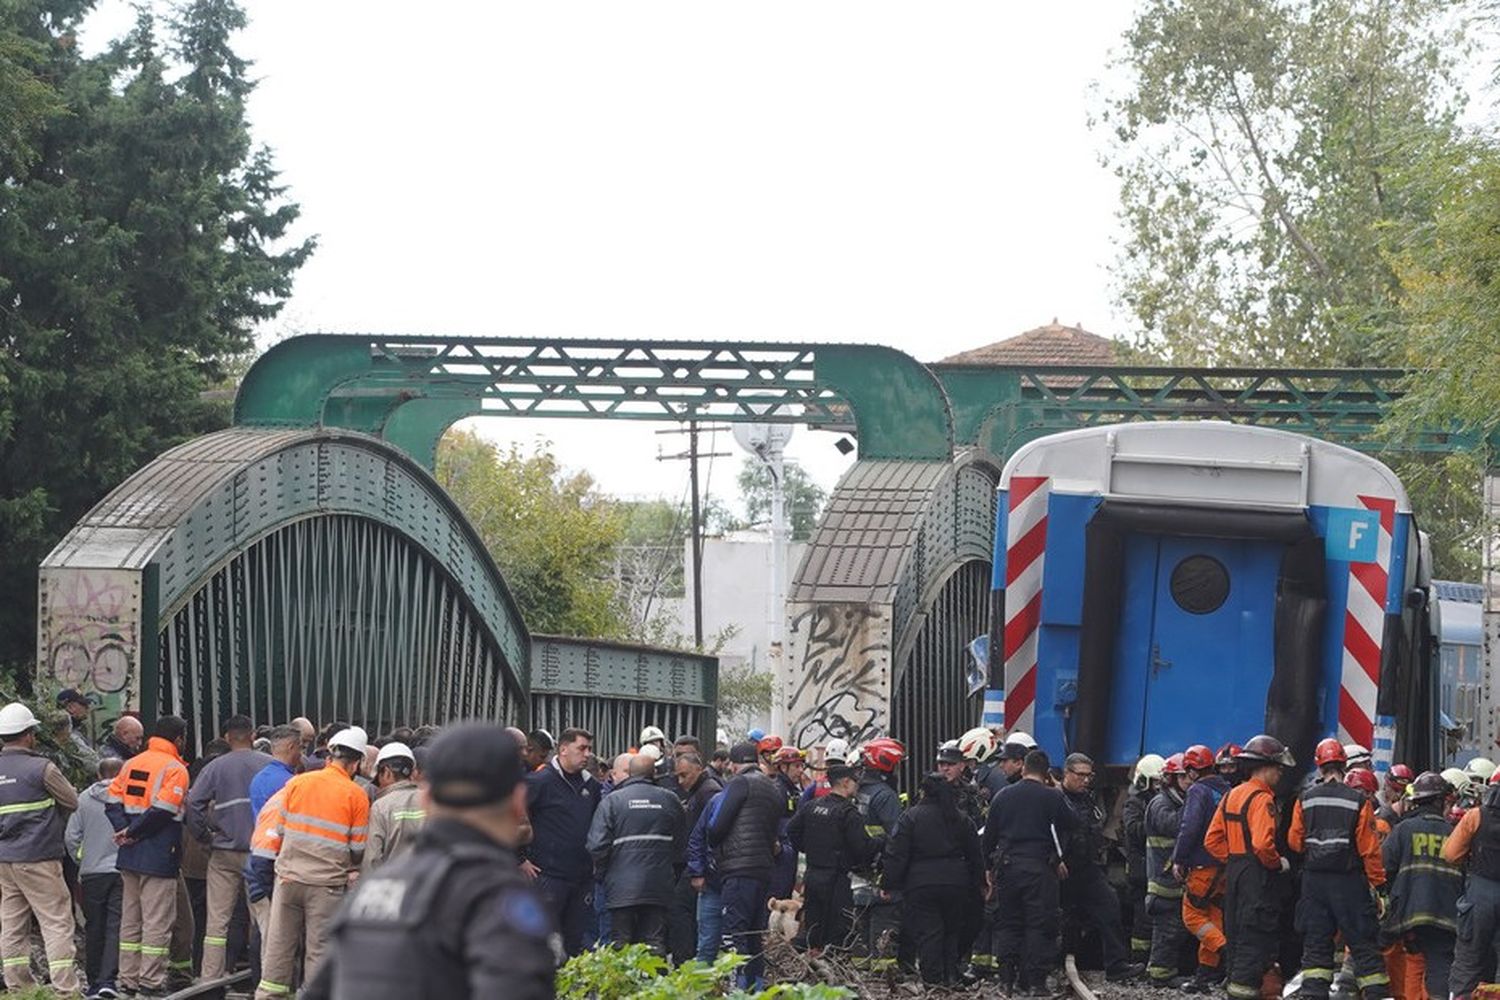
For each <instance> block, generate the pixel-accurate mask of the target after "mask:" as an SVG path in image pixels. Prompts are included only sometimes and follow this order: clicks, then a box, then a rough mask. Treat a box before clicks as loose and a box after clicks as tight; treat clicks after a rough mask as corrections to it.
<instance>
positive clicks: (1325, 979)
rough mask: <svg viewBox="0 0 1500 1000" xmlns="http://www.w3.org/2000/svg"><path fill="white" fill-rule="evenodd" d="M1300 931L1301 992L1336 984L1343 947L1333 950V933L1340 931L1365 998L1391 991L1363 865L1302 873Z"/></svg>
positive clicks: (1322, 991) (1319, 991)
mask: <svg viewBox="0 0 1500 1000" xmlns="http://www.w3.org/2000/svg"><path fill="white" fill-rule="evenodd" d="M1297 930H1299V931H1301V933H1302V995H1303V996H1304V997H1326V996H1327V995H1328V991H1329V988H1330V987H1331V986H1332V985H1333V974H1334V973H1335V972H1337V971H1338V968H1339V965H1340V964H1341V963H1340V958H1341V957H1342V955H1343V952H1342V951H1340V952H1338V953H1337V954H1336V953H1335V951H1334V938H1335V937H1337V936H1338V935H1340V934H1342V935H1343V938H1344V944H1346V945H1348V947H1349V954H1350V956H1351V957H1352V958H1353V959H1354V975H1355V976H1356V977H1357V978H1358V980H1359V988H1360V990H1361V991H1362V992H1363V993H1364V994H1365V996H1367V997H1374V998H1379V997H1382V996H1384V995H1385V994H1386V993H1387V992H1388V991H1387V990H1386V986H1387V985H1389V983H1390V978H1389V977H1388V976H1386V974H1385V958H1384V957H1383V956H1382V955H1381V954H1380V948H1379V946H1378V945H1377V943H1376V938H1377V937H1378V935H1379V934H1380V918H1379V916H1377V915H1376V912H1375V901H1374V900H1373V899H1371V898H1370V884H1369V882H1367V881H1365V873H1364V871H1363V870H1360V871H1354V872H1314V871H1304V872H1303V873H1302V897H1301V898H1300V899H1299V900H1298V901H1297Z"/></svg>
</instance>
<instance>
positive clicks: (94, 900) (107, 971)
mask: <svg viewBox="0 0 1500 1000" xmlns="http://www.w3.org/2000/svg"><path fill="white" fill-rule="evenodd" d="M124 763H125V762H124V761H122V760H120V758H118V757H105V758H104V759H103V760H101V761H100V762H99V766H98V769H97V772H96V773H97V774H98V776H99V780H98V781H96V782H94V783H93V784H92V785H90V786H89V787H88V788H86V789H84V792H83V794H82V795H80V796H78V811H77V812H75V813H74V814H73V815H72V816H69V817H68V829H67V832H66V833H65V834H64V835H63V840H64V843H65V844H66V845H67V848H68V856H69V857H71V858H74V859H76V860H77V861H78V874H79V881H80V882H81V883H82V887H83V918H84V950H83V954H84V963H83V965H84V972H85V973H86V974H87V976H88V982H89V992H88V995H89V997H91V998H96V997H97V998H99V1000H109V998H111V997H117V996H119V995H120V994H119V993H118V992H117V991H116V989H115V975H116V973H117V971H118V969H119V965H120V902H121V899H122V896H123V893H124V887H123V885H122V883H121V881H120V873H119V872H117V871H115V852H116V851H117V850H118V848H117V847H116V846H115V828H114V827H113V826H112V825H111V824H110V822H109V817H108V816H106V815H105V814H104V803H105V801H106V800H107V798H108V792H109V783H110V782H111V781H113V780H114V777H115V775H117V774H119V773H120V768H121V767H123V766H124Z"/></svg>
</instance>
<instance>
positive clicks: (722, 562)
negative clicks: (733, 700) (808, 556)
mask: <svg viewBox="0 0 1500 1000" xmlns="http://www.w3.org/2000/svg"><path fill="white" fill-rule="evenodd" d="M806 551H807V544H806V543H804V542H792V543H790V544H789V545H788V546H787V558H786V579H785V580H784V581H782V583H783V588H782V593H786V592H787V591H788V590H790V589H791V580H792V576H793V575H794V574H795V573H796V572H797V567H798V566H799V565H800V564H801V562H802V555H803V553H804V552H806ZM683 579H684V581H685V584H686V586H685V592H686V595H687V596H685V597H683V598H681V599H680V600H677V601H675V602H673V603H674V604H675V611H676V613H677V616H678V620H679V621H680V622H681V625H680V626H679V627H680V630H681V632H682V634H683V635H684V636H687V637H688V638H689V639H691V638H692V635H693V597H692V594H693V557H692V542H691V541H688V542H687V543H686V544H685V545H684V546H683ZM773 613H774V615H776V616H780V617H783V618H784V616H785V614H786V611H785V608H784V607H782V608H774V609H773V608H772V607H771V535H770V533H769V532H764V531H738V532H734V533H733V534H729V535H725V536H724V537H722V538H708V539H705V540H704V543H703V642H704V645H705V646H707V647H708V648H709V649H710V650H712V648H713V643H714V638H715V636H717V635H719V634H720V633H721V632H722V631H724V630H725V629H726V628H730V627H732V628H733V629H734V630H735V632H734V635H732V636H731V637H730V638H729V639H728V640H727V641H726V642H725V643H724V646H723V648H722V649H720V650H719V664H720V669H721V670H727V669H728V668H730V667H732V666H738V665H740V664H745V663H748V664H750V665H751V666H752V667H754V668H755V669H756V670H758V671H762V672H767V673H768V672H770V670H771V636H772V621H773V617H772V616H773ZM721 724H722V723H721ZM755 724H756V725H758V726H760V727H761V728H763V729H768V730H769V728H770V724H771V720H770V716H769V715H767V716H766V717H764V718H762V719H759V720H757V721H756V723H755ZM737 735H738V734H737V733H731V734H730V736H731V738H733V737H735V736H737Z"/></svg>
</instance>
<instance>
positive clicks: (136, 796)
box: [104, 736, 188, 878]
mask: <svg viewBox="0 0 1500 1000" xmlns="http://www.w3.org/2000/svg"><path fill="white" fill-rule="evenodd" d="M187 793H188V770H187V765H185V764H184V763H183V762H182V757H181V756H180V755H179V754H178V753H177V745H176V744H174V743H173V742H172V741H171V740H165V739H162V738H161V737H160V736H153V737H151V739H150V741H148V742H147V744H146V749H145V751H144V752H142V753H139V754H136V755H135V756H134V757H132V758H130V759H129V760H127V761H126V762H125V766H124V767H122V768H121V769H120V773H119V774H117V775H115V778H114V780H113V781H111V782H110V784H109V793H108V801H107V803H106V804H105V807H104V808H105V812H106V814H107V815H108V816H109V822H110V825H112V826H113V827H114V828H115V830H116V831H120V830H123V831H125V834H126V836H127V837H129V838H130V839H129V840H128V841H126V843H124V844H121V845H120V853H119V855H118V856H117V858H116V859H115V864H116V866H117V867H118V868H119V869H120V871H128V872H135V873H137V874H140V875H153V876H157V877H159V878H176V877H177V873H178V870H179V868H180V866H181V862H182V809H183V802H184V800H185V799H186V798H187Z"/></svg>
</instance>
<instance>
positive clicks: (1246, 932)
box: [1203, 734, 1294, 1000]
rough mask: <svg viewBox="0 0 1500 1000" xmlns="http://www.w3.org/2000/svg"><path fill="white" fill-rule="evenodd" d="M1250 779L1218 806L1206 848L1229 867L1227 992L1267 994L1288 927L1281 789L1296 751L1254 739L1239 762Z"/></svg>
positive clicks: (1244, 998)
mask: <svg viewBox="0 0 1500 1000" xmlns="http://www.w3.org/2000/svg"><path fill="white" fill-rule="evenodd" d="M1234 760H1235V763H1236V764H1237V765H1238V766H1239V769H1240V774H1241V775H1242V776H1243V778H1244V780H1243V781H1242V782H1241V783H1240V784H1238V785H1236V786H1235V787H1234V788H1233V789H1231V790H1230V792H1229V793H1228V794H1227V795H1225V796H1224V798H1223V799H1221V800H1220V801H1219V808H1218V811H1216V812H1215V813H1214V818H1213V820H1212V821H1211V822H1210V823H1209V825H1208V833H1207V834H1205V835H1204V838H1203V846H1204V847H1206V848H1208V853H1209V854H1211V855H1213V856H1214V857H1215V858H1216V859H1218V860H1219V861H1220V862H1222V863H1223V864H1224V866H1225V873H1224V919H1225V925H1226V926H1225V928H1224V929H1225V933H1226V935H1227V936H1228V938H1229V945H1228V949H1227V950H1228V952H1229V954H1228V962H1227V965H1228V987H1227V988H1228V991H1229V995H1230V997H1233V998H1236V1000H1255V998H1258V997H1259V996H1260V986H1261V980H1262V979H1263V978H1265V974H1266V970H1267V969H1269V968H1270V967H1271V960H1272V958H1273V957H1274V956H1275V954H1276V948H1277V944H1278V938H1279V933H1280V929H1281V910H1280V904H1279V900H1278V898H1277V895H1278V889H1279V885H1278V881H1277V880H1278V879H1280V878H1282V877H1283V876H1284V874H1285V873H1286V872H1288V871H1290V870H1291V863H1290V862H1289V861H1287V859H1286V858H1284V857H1283V856H1282V855H1281V853H1280V852H1279V851H1277V849H1276V785H1277V783H1278V782H1279V781H1280V780H1281V773H1282V769H1283V768H1289V767H1292V766H1293V764H1294V761H1293V760H1292V755H1291V753H1290V752H1289V751H1288V750H1287V748H1286V747H1285V746H1284V745H1283V744H1282V742H1281V741H1280V740H1278V739H1276V738H1275V737H1274V736H1266V735H1264V734H1262V735H1260V736H1256V737H1253V738H1252V739H1251V740H1250V741H1249V742H1248V743H1246V744H1245V746H1244V748H1243V749H1242V750H1240V752H1239V753H1238V754H1236V755H1235V757H1234Z"/></svg>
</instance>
